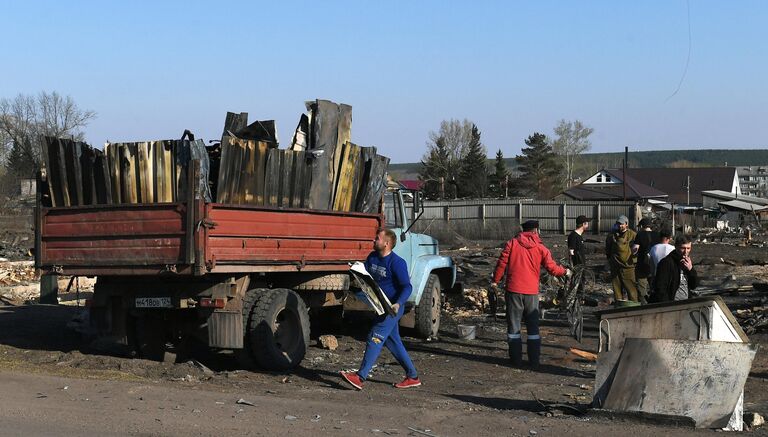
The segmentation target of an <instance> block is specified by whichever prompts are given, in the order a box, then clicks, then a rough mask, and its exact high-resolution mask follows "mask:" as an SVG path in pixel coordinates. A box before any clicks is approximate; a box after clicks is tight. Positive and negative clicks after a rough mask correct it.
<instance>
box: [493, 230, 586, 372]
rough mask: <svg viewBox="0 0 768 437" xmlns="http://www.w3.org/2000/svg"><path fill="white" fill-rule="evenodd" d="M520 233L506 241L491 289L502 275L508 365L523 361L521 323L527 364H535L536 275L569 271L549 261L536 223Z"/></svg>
mask: <svg viewBox="0 0 768 437" xmlns="http://www.w3.org/2000/svg"><path fill="white" fill-rule="evenodd" d="M522 227H523V232H521V233H519V234H518V235H517V236H516V237H515V238H513V239H511V240H509V241H508V242H507V245H506V246H505V247H504V250H503V251H502V252H501V255H500V256H499V261H498V262H497V263H496V271H495V272H494V274H493V280H492V282H491V286H492V287H496V284H497V283H498V282H499V281H500V280H501V278H502V277H503V276H505V275H506V277H507V280H506V284H505V287H504V288H505V289H506V290H507V292H506V293H504V295H505V300H506V302H507V342H508V343H509V358H510V359H511V360H512V365H514V366H518V367H519V366H520V365H521V364H522V362H523V340H522V338H521V335H520V328H521V327H522V326H521V325H522V321H523V320H525V328H526V331H527V334H528V338H527V341H526V344H527V346H528V363H529V364H530V365H531V367H534V368H535V367H537V366H538V365H539V357H540V356H541V336H540V335H539V272H540V269H541V267H544V268H545V269H547V271H548V272H549V273H550V274H551V275H553V276H570V275H571V271H570V270H569V269H566V268H565V267H563V266H561V265H558V264H557V263H556V262H555V260H553V259H552V254H551V253H550V252H549V249H547V248H546V247H544V245H543V244H542V243H541V238H539V222H538V221H536V220H528V221H527V222H525V223H523V226H522Z"/></svg>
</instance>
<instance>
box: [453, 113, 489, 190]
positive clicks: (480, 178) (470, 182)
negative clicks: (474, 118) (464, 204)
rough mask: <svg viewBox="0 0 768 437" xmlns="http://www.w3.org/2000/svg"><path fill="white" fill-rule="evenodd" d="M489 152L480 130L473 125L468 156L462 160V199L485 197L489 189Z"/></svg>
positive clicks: (459, 181) (460, 173)
mask: <svg viewBox="0 0 768 437" xmlns="http://www.w3.org/2000/svg"><path fill="white" fill-rule="evenodd" d="M487 160H488V152H487V151H486V150H485V146H484V145H483V143H482V142H481V141H480V129H478V128H477V126H476V125H474V124H473V125H472V137H471V139H470V141H469V147H468V148H467V154H466V156H464V159H462V160H461V168H460V171H459V180H458V190H459V196H460V197H485V194H486V192H487V188H488V169H487V168H486V165H485V164H486V161H487Z"/></svg>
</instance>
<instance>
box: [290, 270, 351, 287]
mask: <svg viewBox="0 0 768 437" xmlns="http://www.w3.org/2000/svg"><path fill="white" fill-rule="evenodd" d="M291 288H292V289H294V290H300V291H318V290H327V291H344V290H349V275H348V274H346V273H338V274H336V273H334V274H330V275H325V274H324V275H321V276H318V277H316V278H312V279H309V280H306V281H303V282H299V283H295V284H291Z"/></svg>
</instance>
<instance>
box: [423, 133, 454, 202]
mask: <svg viewBox="0 0 768 437" xmlns="http://www.w3.org/2000/svg"><path fill="white" fill-rule="evenodd" d="M448 162H449V156H448V151H447V150H446V147H445V139H443V138H436V139H435V144H434V147H432V148H431V149H430V150H429V152H428V155H427V156H425V157H424V158H423V159H422V160H421V170H420V172H419V179H420V180H422V181H423V182H424V188H423V191H424V195H425V196H426V197H427V199H445V198H446V180H447V178H448V167H449V166H448V165H447V163H448ZM453 188H455V185H452V184H449V190H448V194H449V195H450V197H455V192H454V191H455V190H453Z"/></svg>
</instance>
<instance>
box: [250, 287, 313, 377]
mask: <svg viewBox="0 0 768 437" xmlns="http://www.w3.org/2000/svg"><path fill="white" fill-rule="evenodd" d="M243 313H244V314H243V315H244V316H245V317H243V322H244V323H245V330H244V332H245V341H244V346H245V348H244V350H243V351H242V354H243V355H245V357H243V358H245V360H242V361H241V362H244V364H249V362H253V363H255V364H256V365H258V366H259V367H261V368H264V369H268V370H287V369H291V368H293V367H296V366H298V365H299V363H300V362H301V360H302V359H304V355H305V354H306V353H307V346H308V345H309V314H308V313H307V307H306V305H305V304H304V301H303V300H301V298H300V297H299V295H298V294H296V293H295V292H294V291H293V290H287V289H281V288H276V289H265V288H262V289H255V290H251V291H249V292H248V294H247V296H246V299H245V301H244V302H243Z"/></svg>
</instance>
